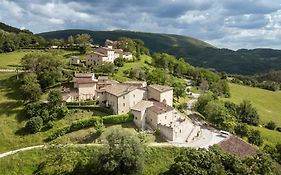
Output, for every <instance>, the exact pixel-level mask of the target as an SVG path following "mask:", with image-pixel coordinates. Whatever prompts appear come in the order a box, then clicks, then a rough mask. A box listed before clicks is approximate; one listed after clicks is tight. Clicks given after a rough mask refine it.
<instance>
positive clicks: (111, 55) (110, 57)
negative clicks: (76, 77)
mask: <svg viewBox="0 0 281 175" xmlns="http://www.w3.org/2000/svg"><path fill="white" fill-rule="evenodd" d="M116 42H117V41H111V40H106V41H105V47H99V48H96V49H95V50H94V52H92V53H90V54H88V55H87V56H86V66H93V65H102V64H103V63H104V62H109V63H113V62H114V60H115V59H116V58H124V59H126V60H132V59H133V55H132V53H130V52H124V51H123V50H122V49H113V46H114V47H115V46H116Z"/></svg>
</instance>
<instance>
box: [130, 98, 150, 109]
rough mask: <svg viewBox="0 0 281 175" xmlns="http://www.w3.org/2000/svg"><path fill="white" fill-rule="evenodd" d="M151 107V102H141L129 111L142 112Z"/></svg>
mask: <svg viewBox="0 0 281 175" xmlns="http://www.w3.org/2000/svg"><path fill="white" fill-rule="evenodd" d="M152 105H153V102H152V101H146V100H142V101H140V102H138V103H137V104H136V105H135V106H133V107H132V108H131V109H132V110H135V111H144V110H146V108H148V107H150V106H152Z"/></svg>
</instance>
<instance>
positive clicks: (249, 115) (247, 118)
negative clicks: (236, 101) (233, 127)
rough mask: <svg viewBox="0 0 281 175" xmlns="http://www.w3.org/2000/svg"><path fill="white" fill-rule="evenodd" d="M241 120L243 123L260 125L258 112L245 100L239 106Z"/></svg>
mask: <svg viewBox="0 0 281 175" xmlns="http://www.w3.org/2000/svg"><path fill="white" fill-rule="evenodd" d="M238 114H239V119H240V121H241V122H243V123H247V124H250V125H255V126H257V125H258V124H259V115H258V113H257V110H256V109H255V108H254V107H253V106H252V104H251V102H250V101H246V100H244V101H243V102H242V103H241V104H240V105H239V110H238Z"/></svg>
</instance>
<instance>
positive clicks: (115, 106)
mask: <svg viewBox="0 0 281 175" xmlns="http://www.w3.org/2000/svg"><path fill="white" fill-rule="evenodd" d="M172 99H173V88H172V87H168V86H160V85H149V86H146V82H142V81H127V82H125V83H123V84H115V85H110V86H106V87H104V88H101V89H99V90H97V100H98V101H99V104H100V105H101V106H106V107H109V108H111V109H112V110H113V112H114V113H115V114H124V113H128V112H130V113H132V114H133V115H134V123H135V124H136V126H137V127H138V128H139V129H146V128H150V129H152V130H156V129H160V133H161V134H162V135H163V136H165V137H166V138H167V139H168V140H171V141H176V140H186V139H187V136H188V135H189V134H190V133H191V132H192V130H193V128H194V125H193V124H192V122H191V121H190V120H188V119H187V118H185V117H184V116H182V114H180V113H179V112H178V111H177V110H175V109H174V108H173V107H172Z"/></svg>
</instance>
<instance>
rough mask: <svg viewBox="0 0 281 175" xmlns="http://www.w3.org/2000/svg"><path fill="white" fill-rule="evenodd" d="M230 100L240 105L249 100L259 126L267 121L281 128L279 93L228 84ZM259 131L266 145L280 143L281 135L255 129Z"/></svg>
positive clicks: (275, 132) (267, 130)
mask: <svg viewBox="0 0 281 175" xmlns="http://www.w3.org/2000/svg"><path fill="white" fill-rule="evenodd" d="M229 87H230V92H231V98H229V99H224V100H230V101H232V102H234V103H237V104H238V103H240V102H242V101H243V100H249V101H251V103H252V104H253V106H254V107H255V108H256V109H257V111H258V114H259V115H260V121H261V124H266V123H267V122H269V121H274V122H275V123H276V124H277V125H278V126H279V127H281V91H277V92H273V91H269V90H264V89H260V88H253V87H248V86H242V85H237V84H232V83H230V84H229ZM256 129H258V130H260V131H261V133H262V136H263V137H264V138H265V140H266V142H268V143H273V144H276V143H278V142H279V143H281V133H280V132H278V131H272V130H269V129H266V128H263V127H256Z"/></svg>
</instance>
